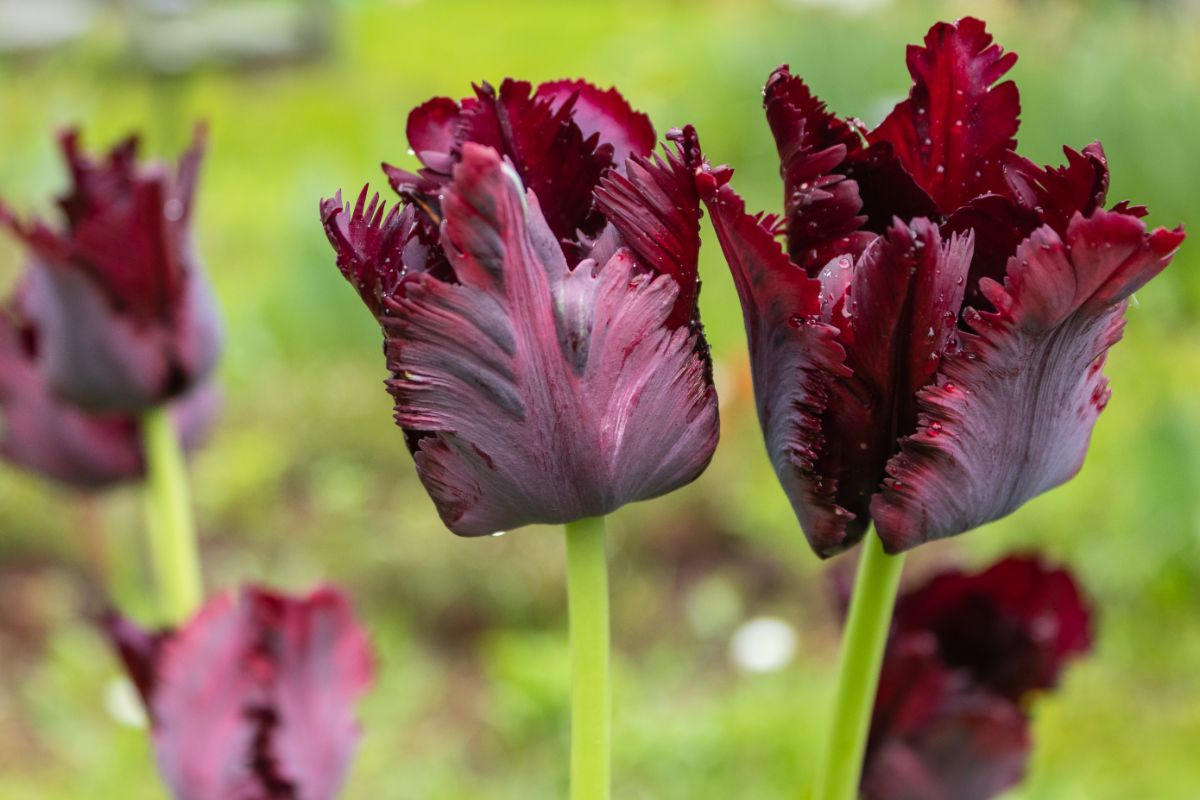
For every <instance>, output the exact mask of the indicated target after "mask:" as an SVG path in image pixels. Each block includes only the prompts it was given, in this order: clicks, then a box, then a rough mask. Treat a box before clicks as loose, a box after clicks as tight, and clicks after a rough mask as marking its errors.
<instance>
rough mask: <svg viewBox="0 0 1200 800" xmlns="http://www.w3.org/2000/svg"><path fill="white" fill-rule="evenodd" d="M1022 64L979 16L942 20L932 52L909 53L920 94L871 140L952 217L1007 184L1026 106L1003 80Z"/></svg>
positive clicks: (929, 41)
mask: <svg viewBox="0 0 1200 800" xmlns="http://www.w3.org/2000/svg"><path fill="white" fill-rule="evenodd" d="M1016 60H1017V55H1016V53H1005V52H1004V50H1003V49H1002V48H1001V47H1000V46H999V45H997V44H993V43H992V36H991V34H989V33H988V32H987V30H986V27H985V26H984V23H983V22H981V21H980V20H978V19H974V18H972V17H965V18H963V19H961V20H959V21H958V22H956V23H947V22H939V23H938V24H936V25H934V26H933V27H932V28H931V29H930V30H929V33H927V34H926V35H925V46H924V47H921V46H918V45H913V46H910V47H909V48H908V58H907V61H908V70H909V72H910V73H911V74H912V78H913V87H912V91H911V92H910V94H909V96H908V98H907V99H906V100H903V101H901V102H900V103H899V104H898V105H897V106H896V108H895V109H894V110H893V111H892V113H891V114H889V115H888V117H887V119H885V120H884V121H883V122H882V123H881V124H880V125H879V127H878V128H876V129H875V130H874V131H872V132H871V133H870V134H869V135H868V139H869V141H871V142H872V143H874V142H881V141H885V142H890V143H891V144H892V146H893V147H894V148H895V152H896V156H897V157H898V158H899V159H900V163H901V164H903V166H904V168H905V169H906V170H907V171H908V172H909V174H911V175H912V176H913V177H914V178H915V179H916V181H917V183H918V184H920V185H921V187H922V188H923V189H924V190H925V191H926V192H927V193H928V194H929V196H930V197H932V198H933V199H934V201H935V202H936V203H937V207H938V208H939V209H941V210H942V211H943V212H944V213H950V212H951V211H953V210H954V209H956V208H959V207H960V206H962V205H964V204H966V203H967V202H968V201H970V200H971V199H972V198H973V197H976V196H977V195H980V194H984V193H987V192H995V191H1000V190H1001V187H1003V185H1004V184H1003V156H1004V153H1005V152H1006V151H1008V150H1012V149H1014V148H1015V147H1016V144H1017V141H1016V138H1015V137H1016V133H1017V127H1018V125H1019V120H1018V117H1019V115H1020V111H1021V105H1020V98H1019V96H1018V93H1017V86H1016V84H1015V83H1013V82H1012V81H1005V82H1003V83H1000V84H996V81H998V80H1000V78H1001V77H1003V75H1004V74H1005V73H1006V72H1008V71H1009V69H1011V68H1012V65H1013V64H1014V63H1015V62H1016ZM993 84H995V85H993Z"/></svg>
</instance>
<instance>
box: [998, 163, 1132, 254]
mask: <svg viewBox="0 0 1200 800" xmlns="http://www.w3.org/2000/svg"><path fill="white" fill-rule="evenodd" d="M1063 153H1064V154H1065V155H1066V157H1067V164H1066V166H1063V167H1051V166H1045V167H1039V166H1038V165H1037V164H1034V163H1033V162H1032V161H1030V160H1029V159H1027V158H1025V157H1024V156H1019V155H1017V154H1016V153H1007V154H1006V158H1005V170H1004V180H1005V183H1007V184H1008V194H1009V196H1011V197H1012V199H1013V200H1014V201H1015V202H1016V203H1017V204H1018V205H1019V206H1021V207H1022V208H1026V209H1030V210H1032V211H1033V212H1034V213H1035V214H1036V215H1037V217H1038V219H1039V220H1040V222H1041V223H1042V224H1045V225H1049V226H1050V227H1052V228H1054V230H1055V231H1057V232H1058V234H1059V235H1060V236H1061V235H1063V234H1065V233H1066V232H1067V225H1068V223H1070V221H1071V218H1072V217H1073V216H1075V214H1077V213H1078V214H1083V216H1085V217H1088V216H1091V214H1092V212H1093V211H1095V210H1096V209H1098V208H1103V207H1104V200H1105V197H1106V196H1107V195H1108V159H1107V157H1105V155H1104V148H1103V147H1102V146H1101V145H1100V143H1099V142H1092V143H1091V144H1089V145H1088V146H1087V147H1085V148H1083V152H1082V153H1080V152H1076V151H1075V150H1072V149H1071V148H1070V147H1067V146H1065V145H1064V146H1063ZM1031 232H1032V231H1031Z"/></svg>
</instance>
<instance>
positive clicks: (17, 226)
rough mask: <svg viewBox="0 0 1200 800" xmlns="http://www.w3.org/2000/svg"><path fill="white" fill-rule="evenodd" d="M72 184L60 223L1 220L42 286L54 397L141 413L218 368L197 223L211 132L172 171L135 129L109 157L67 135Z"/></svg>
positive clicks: (37, 295) (40, 321)
mask: <svg viewBox="0 0 1200 800" xmlns="http://www.w3.org/2000/svg"><path fill="white" fill-rule="evenodd" d="M62 147H63V153H64V155H65V157H66V161H67V166H68V168H69V169H70V173H71V180H72V187H71V190H70V191H69V192H68V193H67V194H66V195H64V196H63V197H61V198H59V200H58V206H59V208H60V210H61V211H62V216H63V224H62V226H61V228H59V229H57V230H56V229H54V228H51V227H50V226H49V225H47V224H46V223H44V222H42V221H40V220H36V219H34V220H29V221H21V220H19V219H17V217H16V216H14V215H13V214H12V212H11V211H9V210H8V209H6V208H4V207H2V206H0V222H3V224H4V225H6V226H7V227H8V228H9V229H10V230H11V231H13V232H14V233H15V234H16V235H17V236H18V237H19V238H20V239H21V240H22V241H23V242H24V243H25V245H26V246H27V248H28V250H29V260H30V267H29V269H30V281H31V282H32V283H33V284H35V289H34V291H33V296H32V298H31V301H30V307H29V309H28V313H29V315H30V316H31V318H32V319H33V320H34V322H35V323H36V325H37V327H38V330H39V331H40V341H41V345H40V347H41V350H42V353H41V364H42V366H41V368H42V370H43V371H44V373H45V375H46V381H47V383H48V384H49V386H50V387H51V389H52V390H53V391H54V393H55V394H56V395H58V396H59V397H61V398H62V399H64V400H68V401H70V402H71V403H74V404H75V405H77V406H79V407H80V408H83V409H87V410H89V411H95V412H119V413H125V414H135V413H140V412H142V411H145V410H146V409H147V408H150V407H152V406H155V405H158V404H160V403H162V402H164V401H166V400H169V399H171V398H174V397H178V396H180V395H182V394H185V393H186V392H187V391H188V390H190V389H192V388H193V387H195V386H196V385H198V384H200V383H202V382H203V381H204V379H205V378H206V377H207V376H208V375H209V373H210V372H211V371H212V368H213V366H214V365H215V363H216V359H217V354H218V351H219V350H220V330H219V327H220V326H219V323H218V319H217V311H216V305H215V302H214V299H213V297H212V291H211V289H210V288H209V285H208V282H207V279H206V278H205V277H204V274H203V273H202V272H201V270H200V266H199V263H198V261H197V260H196V257H195V252H194V248H193V246H192V241H191V232H190V229H189V221H190V218H191V210H192V200H193V195H194V193H195V187H196V178H197V174H198V172H199V169H200V160H201V157H202V154H203V147H204V142H203V135H202V133H201V132H198V133H197V137H196V141H195V143H194V144H193V145H192V147H191V149H190V150H188V152H187V153H185V154H184V156H183V158H182V159H181V160H180V163H179V167H178V170H177V171H176V172H175V173H174V174H172V173H170V172H169V171H168V170H167V168H166V167H165V166H164V165H162V164H158V163H151V164H144V165H140V164H139V163H138V161H137V148H138V140H137V138H136V137H130V138H129V139H126V140H125V141H124V142H122V143H121V144H119V145H117V146H116V147H115V148H113V150H112V151H111V152H110V153H109V154H108V156H107V157H106V158H105V159H104V160H103V161H94V160H92V159H90V158H88V157H87V156H86V155H84V154H83V153H82V152H81V151H80V149H79V141H78V134H77V132H76V131H69V132H67V133H66V134H64V135H63V136H62Z"/></svg>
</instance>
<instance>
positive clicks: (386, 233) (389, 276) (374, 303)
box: [321, 186, 411, 317]
mask: <svg viewBox="0 0 1200 800" xmlns="http://www.w3.org/2000/svg"><path fill="white" fill-rule="evenodd" d="M369 191H370V188H369V187H367V186H364V187H363V188H362V191H361V192H359V194H358V199H357V200H356V201H355V203H354V207H353V208H351V207H350V204H349V203H345V204H343V202H342V193H341V192H338V193H337V194H336V195H335V196H334V197H332V198H328V199H325V200H322V201H321V223H322V225H324V227H325V235H326V236H327V237H328V238H329V243H330V244H331V245H333V249H334V251H335V252H336V253H337V266H338V269H339V270H340V271H341V273H342V276H343V277H344V278H345V279H346V280H347V281H349V282H350V284H351V285H352V286H354V288H355V289H356V290H357V291H358V294H359V297H361V298H362V300H363V302H364V303H366V305H367V308H369V309H371V313H372V314H374V315H375V316H376V317H380V316H382V315H383V313H384V298H386V297H391V296H393V295H394V294H395V293H396V291H397V290H398V288H399V286H400V282H401V281H402V279H403V278H404V274H405V268H404V260H403V253H404V245H405V243H406V240H407V237H408V235H409V233H410V230H409V229H410V227H411V225H406V224H405V223H406V222H410V220H406V219H404V218H403V216H402V215H401V213H400V206H399V205H394V206H392V207H391V209H388V208H387V204H386V203H384V202H381V201H380V199H379V194H378V193H376V194H374V195H372V196H371V199H370V200H369V201H368V200H367V193H368V192H369ZM409 216H410V217H411V214H410V215H409Z"/></svg>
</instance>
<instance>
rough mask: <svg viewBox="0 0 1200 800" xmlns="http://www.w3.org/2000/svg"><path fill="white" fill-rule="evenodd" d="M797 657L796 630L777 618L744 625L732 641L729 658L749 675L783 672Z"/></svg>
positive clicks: (756, 620)
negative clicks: (780, 670)
mask: <svg viewBox="0 0 1200 800" xmlns="http://www.w3.org/2000/svg"><path fill="white" fill-rule="evenodd" d="M795 655H796V629H795V628H793V627H792V625H791V623H789V622H787V621H786V620H782V619H779V618H778V617H755V618H753V619H750V620H747V621H746V622H744V623H742V625H741V626H740V627H739V628H738V629H737V630H736V631H734V634H733V638H732V639H730V641H729V657H730V658H732V659H733V663H734V664H736V665H737V666H738V667H739V668H741V669H743V670H745V671H746V672H774V671H775V670H779V669H783V668H784V667H786V666H787V665H788V664H789V663H791V661H792V659H793V658H794V657H795Z"/></svg>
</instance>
